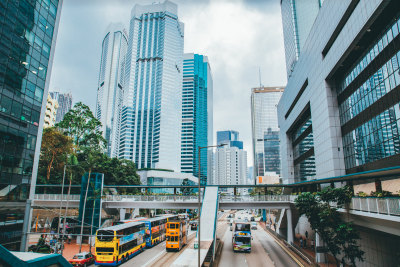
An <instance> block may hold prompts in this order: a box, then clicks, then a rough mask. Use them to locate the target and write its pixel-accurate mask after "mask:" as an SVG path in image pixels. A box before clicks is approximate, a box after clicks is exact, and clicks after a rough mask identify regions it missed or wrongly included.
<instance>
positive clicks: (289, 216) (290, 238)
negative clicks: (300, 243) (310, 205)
mask: <svg viewBox="0 0 400 267" xmlns="http://www.w3.org/2000/svg"><path fill="white" fill-rule="evenodd" d="M287 224H288V228H287V241H288V243H289V244H293V225H292V210H291V209H290V208H288V209H287Z"/></svg>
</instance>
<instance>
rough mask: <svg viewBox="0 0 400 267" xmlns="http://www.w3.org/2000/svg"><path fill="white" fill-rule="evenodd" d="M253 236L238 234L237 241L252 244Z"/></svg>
mask: <svg viewBox="0 0 400 267" xmlns="http://www.w3.org/2000/svg"><path fill="white" fill-rule="evenodd" d="M250 240H251V237H245V236H237V237H235V242H236V243H242V244H250Z"/></svg>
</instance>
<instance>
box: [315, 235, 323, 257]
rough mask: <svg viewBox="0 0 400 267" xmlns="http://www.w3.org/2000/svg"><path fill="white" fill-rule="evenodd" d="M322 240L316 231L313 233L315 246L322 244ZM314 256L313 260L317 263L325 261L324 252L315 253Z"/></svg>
mask: <svg viewBox="0 0 400 267" xmlns="http://www.w3.org/2000/svg"><path fill="white" fill-rule="evenodd" d="M323 244H324V243H323V242H322V239H321V237H320V236H319V234H318V233H315V247H321V246H323ZM315 255H316V257H315V260H316V262H317V263H320V262H325V254H324V253H315Z"/></svg>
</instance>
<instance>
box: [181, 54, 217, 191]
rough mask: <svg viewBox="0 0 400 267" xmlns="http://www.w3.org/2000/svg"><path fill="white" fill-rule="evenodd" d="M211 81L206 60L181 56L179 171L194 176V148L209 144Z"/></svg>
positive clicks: (204, 162)
mask: <svg viewBox="0 0 400 267" xmlns="http://www.w3.org/2000/svg"><path fill="white" fill-rule="evenodd" d="M212 101H213V81H212V75H211V68H210V64H209V62H208V58H207V57H206V56H203V55H198V54H193V53H188V54H184V56H183V85H182V145H181V172H186V173H192V174H193V175H195V176H198V147H199V146H200V147H205V146H208V145H211V144H212V129H213V102H212ZM200 153H201V154H200V160H201V170H200V176H201V183H202V184H206V183H207V179H208V177H207V176H208V172H207V169H208V167H210V168H211V166H208V159H207V154H208V153H207V149H202V150H201V152H200Z"/></svg>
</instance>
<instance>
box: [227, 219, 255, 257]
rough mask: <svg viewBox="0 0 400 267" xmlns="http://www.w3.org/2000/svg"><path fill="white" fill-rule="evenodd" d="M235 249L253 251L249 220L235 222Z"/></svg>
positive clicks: (233, 242)
mask: <svg viewBox="0 0 400 267" xmlns="http://www.w3.org/2000/svg"><path fill="white" fill-rule="evenodd" d="M232 247H233V251H234V252H236V251H244V252H251V230H250V223H249V222H235V223H234V225H233V234H232Z"/></svg>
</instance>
